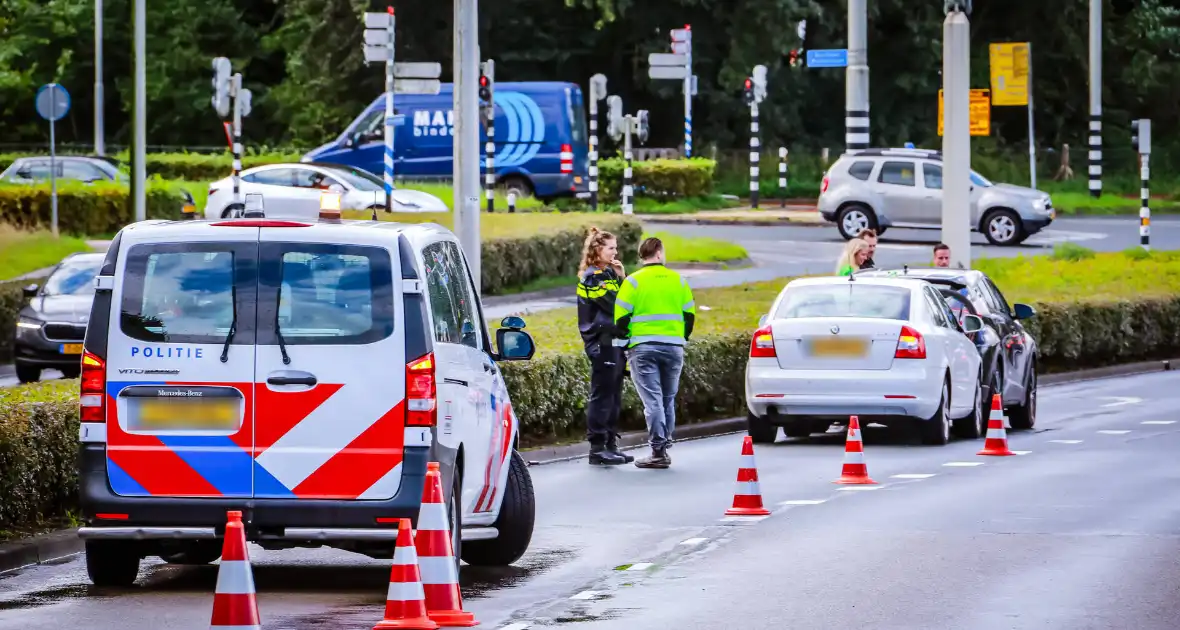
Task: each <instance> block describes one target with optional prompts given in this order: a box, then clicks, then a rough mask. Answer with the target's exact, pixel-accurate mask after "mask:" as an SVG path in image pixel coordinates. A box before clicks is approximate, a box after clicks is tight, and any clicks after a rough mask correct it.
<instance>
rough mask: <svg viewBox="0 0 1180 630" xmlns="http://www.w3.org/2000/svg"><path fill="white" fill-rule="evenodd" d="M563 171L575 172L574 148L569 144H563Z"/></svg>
mask: <svg viewBox="0 0 1180 630" xmlns="http://www.w3.org/2000/svg"><path fill="white" fill-rule="evenodd" d="M561 172H562V173H572V172H574V148H573V147H572V146H570V145H568V144H563V145H561Z"/></svg>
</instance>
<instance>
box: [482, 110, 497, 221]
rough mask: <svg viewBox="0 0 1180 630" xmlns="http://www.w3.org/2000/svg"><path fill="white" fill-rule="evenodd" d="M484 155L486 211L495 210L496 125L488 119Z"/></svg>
mask: <svg viewBox="0 0 1180 630" xmlns="http://www.w3.org/2000/svg"><path fill="white" fill-rule="evenodd" d="M484 151H485V153H486V154H487V155H486V160H485V161H486V163H487V165H486V166H485V170H486V173H485V174H484V186H485V188H487V191H488V192H487V195H488V212H495V211H496V125H495V123H494V122H493V121H491V120H489V121H488V143H487V145H485V146H484Z"/></svg>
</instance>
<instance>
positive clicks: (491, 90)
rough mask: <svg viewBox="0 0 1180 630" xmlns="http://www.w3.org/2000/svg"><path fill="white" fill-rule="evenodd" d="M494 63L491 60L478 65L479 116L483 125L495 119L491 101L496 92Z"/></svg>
mask: <svg viewBox="0 0 1180 630" xmlns="http://www.w3.org/2000/svg"><path fill="white" fill-rule="evenodd" d="M495 75H496V72H495V62H494V61H492V60H491V59H489V60H487V61H485V62H483V63H481V64H479V102H480V114H481V115H482V117H483V120H484V123H485V124H486V123H488V122H491V121H492V120H493V118H494V117H495V113H496V106H495V103H494V101H493V97H494V95H495V90H496V76H495Z"/></svg>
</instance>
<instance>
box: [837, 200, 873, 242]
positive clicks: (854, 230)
mask: <svg viewBox="0 0 1180 630" xmlns="http://www.w3.org/2000/svg"><path fill="white" fill-rule="evenodd" d="M836 227H837V228H838V229H839V230H840V236H843V237H844V240H846V241H849V240H852V239H854V238H856V237H857V235H858V234H860V233H861V231H862V230H867V229H872V230H877V229H879V226H878V225H877V215H876V214H875V213H874V212H873V211H872V210H871V209H869V208H868V207H867V206H863V205H861V204H858V203H854V204H850V205H847V206H844V207H843V208H841V209H840V212H839V213H837V214H836Z"/></svg>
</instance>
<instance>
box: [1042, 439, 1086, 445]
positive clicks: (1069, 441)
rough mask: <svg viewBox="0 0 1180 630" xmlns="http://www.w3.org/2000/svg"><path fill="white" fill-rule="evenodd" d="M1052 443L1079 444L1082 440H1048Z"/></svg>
mask: <svg viewBox="0 0 1180 630" xmlns="http://www.w3.org/2000/svg"><path fill="white" fill-rule="evenodd" d="M1049 441H1050V442H1052V443H1054V444H1081V443H1082V442H1083V441H1084V440H1049Z"/></svg>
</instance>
